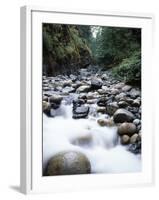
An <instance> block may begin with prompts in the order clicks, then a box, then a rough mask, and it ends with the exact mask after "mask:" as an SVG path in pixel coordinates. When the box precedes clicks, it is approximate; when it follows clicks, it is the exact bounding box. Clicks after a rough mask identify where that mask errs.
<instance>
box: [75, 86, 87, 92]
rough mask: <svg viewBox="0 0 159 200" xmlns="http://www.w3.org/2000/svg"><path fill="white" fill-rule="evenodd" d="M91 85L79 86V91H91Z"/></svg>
mask: <svg viewBox="0 0 159 200" xmlns="http://www.w3.org/2000/svg"><path fill="white" fill-rule="evenodd" d="M90 88H91V86H90V85H82V86H80V87H79V88H77V90H76V91H77V93H81V92H89V91H90Z"/></svg>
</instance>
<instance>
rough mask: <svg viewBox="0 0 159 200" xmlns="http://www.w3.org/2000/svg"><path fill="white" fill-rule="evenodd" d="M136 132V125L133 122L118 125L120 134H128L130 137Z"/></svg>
mask: <svg viewBox="0 0 159 200" xmlns="http://www.w3.org/2000/svg"><path fill="white" fill-rule="evenodd" d="M135 132H136V126H135V124H133V123H127V122H125V123H122V124H121V125H120V126H119V127H118V133H119V135H125V134H126V135H128V136H129V137H131V136H132V135H133V134H134V133H135Z"/></svg>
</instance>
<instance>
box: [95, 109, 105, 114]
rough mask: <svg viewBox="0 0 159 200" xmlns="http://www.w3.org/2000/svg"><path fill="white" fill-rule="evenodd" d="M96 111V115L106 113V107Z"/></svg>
mask: <svg viewBox="0 0 159 200" xmlns="http://www.w3.org/2000/svg"><path fill="white" fill-rule="evenodd" d="M96 110H97V112H98V113H103V114H104V113H106V107H97V108H96Z"/></svg>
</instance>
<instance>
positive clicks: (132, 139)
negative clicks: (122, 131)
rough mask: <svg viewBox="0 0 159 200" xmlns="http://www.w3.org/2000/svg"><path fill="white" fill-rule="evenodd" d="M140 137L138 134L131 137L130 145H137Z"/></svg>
mask: <svg viewBox="0 0 159 200" xmlns="http://www.w3.org/2000/svg"><path fill="white" fill-rule="evenodd" d="M139 137H140V136H139V135H138V134H137V133H135V134H133V135H132V136H131V138H130V143H131V144H134V143H136V142H137V141H138V140H139Z"/></svg>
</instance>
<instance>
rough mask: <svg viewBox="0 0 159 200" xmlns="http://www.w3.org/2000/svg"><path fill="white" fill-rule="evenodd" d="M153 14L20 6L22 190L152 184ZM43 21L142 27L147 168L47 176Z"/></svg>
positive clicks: (54, 190) (144, 155)
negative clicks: (44, 168)
mask: <svg viewBox="0 0 159 200" xmlns="http://www.w3.org/2000/svg"><path fill="white" fill-rule="evenodd" d="M153 18H154V17H153V15H151V14H139V13H120V12H119V13H118V12H106V11H89V10H88V11H87V10H63V9H60V10H57V9H51V8H41V7H35V6H25V7H22V8H21V192H23V193H25V194H28V193H43V192H61V191H77V190H86V189H95V188H100V189H102V188H103V189H105V188H106V187H120V186H122V187H123V186H142V185H152V184H153V182H154V165H153V162H154V143H153V142H154V141H153V137H154V135H153V130H154V129H153V117H152V111H153V105H152V102H153V100H152V99H151V97H152V95H150V94H151V93H152V90H151V87H152V85H151V83H152V81H151V80H152V76H151V68H150V67H149V66H152V40H153ZM44 22H48V23H61V24H62V23H63V24H86V25H103V26H104V25H105V26H114V27H136V28H141V29H142V101H143V102H142V123H143V127H142V130H143V132H144V133H145V134H144V136H143V141H142V149H143V152H142V172H140V173H132V174H126V173H124V174H91V175H82V176H81V175H74V176H60V177H57V176H55V177H42V163H41V162H42V137H41V136H42V128H41V127H42V113H41V92H42V86H41V77H42V68H41V67H39V66H42V46H41V45H42V39H41V37H42V28H41V27H42V26H41V24H42V23H44ZM39 58H40V59H39ZM152 67H153V66H152ZM35 74H36V75H35ZM148 80H149V83H147V81H148ZM148 91H149V92H148Z"/></svg>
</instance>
